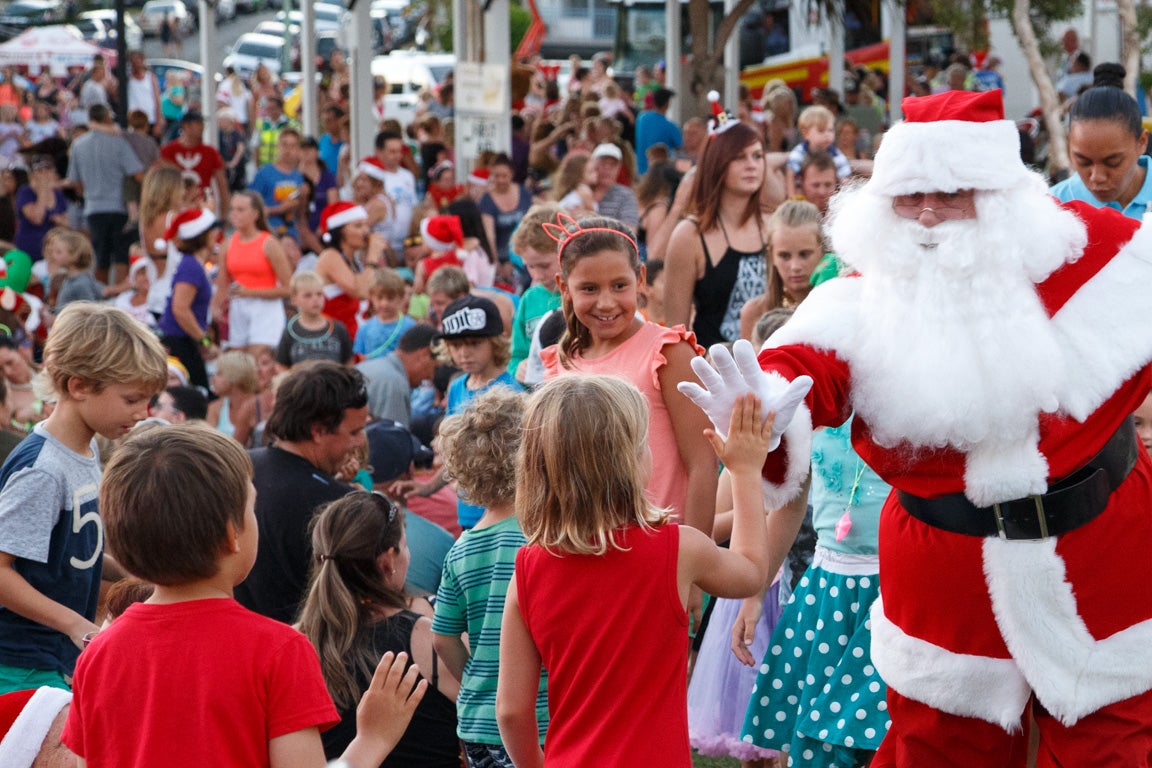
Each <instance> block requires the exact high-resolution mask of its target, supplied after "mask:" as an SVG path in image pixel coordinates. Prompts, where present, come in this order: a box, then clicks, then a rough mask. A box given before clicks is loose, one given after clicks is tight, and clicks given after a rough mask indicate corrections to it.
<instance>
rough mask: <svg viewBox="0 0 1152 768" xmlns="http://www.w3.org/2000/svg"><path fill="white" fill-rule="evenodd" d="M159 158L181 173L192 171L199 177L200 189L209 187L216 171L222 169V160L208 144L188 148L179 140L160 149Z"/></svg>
mask: <svg viewBox="0 0 1152 768" xmlns="http://www.w3.org/2000/svg"><path fill="white" fill-rule="evenodd" d="M160 157H162V158H164V159H165V160H166V161H168V162H169V163H172V164H173V165H175V166H176V167H177V168H179V169H180V170H181V171H192V172H193V173H195V174H196V175H197V176H199V177H200V188H201V189H207V188H208V187H210V186H211V185H212V177H213V176H214V175H215V173H216V171H218V170H220V169H222V168H223V167H224V158H222V157H220V153H219V152H218V151H217V150H216V148H215V147H213V146H211V145H208V144H198V145H196V146H194V147H189V146H187V145H185V144H183V143H182V142H181V141H180V140H179V139H175V140H173V141H170V142H168V143H167V144H165V145H164V146H162V147H160Z"/></svg>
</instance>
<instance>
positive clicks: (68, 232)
mask: <svg viewBox="0 0 1152 768" xmlns="http://www.w3.org/2000/svg"><path fill="white" fill-rule="evenodd" d="M44 239H45V240H48V239H52V240H56V241H57V242H59V243H60V244H61V245H62V246H64V248H65V250H67V251H68V255H69V256H71V257H72V259H73V261H72V264H71V265H70V266H72V267H74V268H76V269H88V268H89V267H91V266H92V259H93V258H94V254H93V252H92V241H91V240H89V239H88V238H86V237H84V235H82V234H80V233H79V232H77V231H76V230H74V229H69V228H68V227H53V228H52V229H50V230H48V233H47V234H46V235H45V236H44Z"/></svg>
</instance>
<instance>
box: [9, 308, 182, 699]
mask: <svg viewBox="0 0 1152 768" xmlns="http://www.w3.org/2000/svg"><path fill="white" fill-rule="evenodd" d="M44 372H45V374H46V376H47V378H48V379H49V381H50V382H51V385H52V387H53V388H54V389H55V392H56V395H57V397H58V398H59V400H58V402H57V405H56V409H55V410H54V411H53V412H52V415H51V416H49V417H48V418H47V419H46V420H45V421H44V422H43V423H41V424H38V425H37V426H36V427H35V429H34V430H33V432H32V434H31V435H29V436H28V437H27V438H26V439H25V440H24V441H23V442H22V443H21V444H20V445H19V446H18V447H17V448H16V449H15V450H14V451H13V452H12V454H11V455H9V457H8V460H7V461H5V462H4V466H3V467H2V468H0V693H7V692H9V691H16V690H22V689H26V688H36V687H39V686H42V685H48V686H52V687H55V688H64V689H67V688H68V686H69V681H70V678H71V675H72V671H73V669H74V668H75V665H76V659H77V657H78V656H79V654H80V649H81V648H82V647H83V646H84V641H85V637H87V636H89V635H90V634H91V633H94V632H96V630H97V627H96V625H95V624H93V623H92V622H93V620H94V619H95V618H96V603H97V600H98V598H99V596H100V578H101V574H102V572H103V567H104V564H105V558H104V523H103V520H102V519H101V516H100V512H99V510H98V508H97V502H96V495H97V489H98V487H99V485H100V457H99V454H98V452H97V449H96V443H95V440H94V439H93V438H94V437H95V436H96V435H98V434H99V435H101V436H103V437H105V438H108V439H115V438H119V437H123V436H124V435H126V434H127V433H128V431H129V430H131V429H132V427H133V426H135V424H136V422H137V421H139V420H141V419H144V418H147V416H148V403H149V401H150V400H151V399H152V396H153V395H155V394H157V393H158V392H159V391H160V390H162V389H163V388H164V385H165V383H166V382H167V379H168V365H167V354H166V353H165V352H164V348H163V347H162V346H161V345H160V342H159V340H158V339H157V338H156V335H155V334H153V333H151V332H150V331H149V330H148V329H147V328H145V327H144V326H143V325H141V324H140V323H138V322H137V321H136V320H134V319H132V317H130V316H129V315H128V314H127V313H126V312H124V311H122V310H119V309H114V308H112V307H109V306H104V305H99V304H92V303H89V302H75V303H73V304H70V305H68V307H67V308H65V310H64V311H63V312H61V313H60V316H59V317H58V318H57V319H56V322H55V324H54V326H53V328H52V333H51V334H50V335H49V337H48V343H47V346H46V347H45V349H44ZM109 564H110V565H111V561H109ZM109 572H110V573H114V574H116V575H118V572H119V569H118V568H111V567H110V568H109Z"/></svg>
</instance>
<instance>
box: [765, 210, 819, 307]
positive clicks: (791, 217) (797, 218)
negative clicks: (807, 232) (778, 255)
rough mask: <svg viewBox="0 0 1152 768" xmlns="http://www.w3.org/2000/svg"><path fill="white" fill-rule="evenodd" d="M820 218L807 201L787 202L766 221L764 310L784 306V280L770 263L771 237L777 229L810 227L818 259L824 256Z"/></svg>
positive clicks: (817, 211)
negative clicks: (766, 285)
mask: <svg viewBox="0 0 1152 768" xmlns="http://www.w3.org/2000/svg"><path fill="white" fill-rule="evenodd" d="M821 223H822V218H821V216H820V209H819V208H817V207H816V206H815V205H813V204H812V203H810V202H808V201H807V200H788V201H787V202H785V203H784V204H783V205H781V206H780V207H779V208H777V209H776V211H775V212H774V213H773V214H772V218H770V219H769V220H768V232H767V234H766V236H765V239H766V240H767V241H768V249H767V251H768V253H767V255H768V258H767V259H765V260H764V261H765V263H766V264H767V269H768V278H767V283H768V288H767V290H766V291H765V292H764V293H765V296H766V297H767V304H766V309H776V308H778V307H782V306H784V279H783V278H781V277H780V272H779V271H778V270H777V269H776V265H775V264H773V263H772V235H773V234H774V233H775V232H776V230H778V229H783V228H785V227H787V228H788V229H798V228H803V227H812V230H813V232H814V234H815V235H816V247H817V248H818V249H820V257H823V255H824V233H823V230H822V229H821Z"/></svg>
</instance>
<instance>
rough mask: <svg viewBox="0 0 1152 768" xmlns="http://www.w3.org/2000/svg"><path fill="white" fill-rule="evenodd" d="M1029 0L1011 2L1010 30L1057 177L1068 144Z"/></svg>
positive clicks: (1051, 169) (1050, 169)
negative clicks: (1037, 95)
mask: <svg viewBox="0 0 1152 768" xmlns="http://www.w3.org/2000/svg"><path fill="white" fill-rule="evenodd" d="M1030 5H1031V4H1030V3H1029V0H1015V2H1013V3H1012V28H1013V29H1014V30H1015V32H1016V39H1017V40H1019V41H1020V47H1021V48H1022V49H1023V50H1024V56H1025V58H1026V59H1027V60H1028V71H1029V72H1030V73H1031V75H1032V82H1034V83H1035V84H1036V90H1037V91H1038V92H1039V93H1040V108H1041V109H1043V110H1044V127H1045V128H1047V129H1048V173H1049V174H1051V175H1052V176H1056V175H1057V174H1058V173H1059V172H1064V171H1068V169H1069V167H1068V142H1067V138H1066V136H1065V134H1064V123H1063V121H1062V120H1061V114H1060V98H1059V97H1058V96H1057V95H1056V88H1055V86H1053V85H1052V78H1051V77H1049V76H1048V68H1047V67H1045V66H1044V59H1043V57H1042V56H1041V55H1040V43H1039V42H1038V41H1037V40H1036V30H1035V29H1033V28H1032V18H1031V16H1029V14H1028V11H1029V6H1030Z"/></svg>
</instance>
